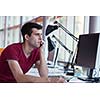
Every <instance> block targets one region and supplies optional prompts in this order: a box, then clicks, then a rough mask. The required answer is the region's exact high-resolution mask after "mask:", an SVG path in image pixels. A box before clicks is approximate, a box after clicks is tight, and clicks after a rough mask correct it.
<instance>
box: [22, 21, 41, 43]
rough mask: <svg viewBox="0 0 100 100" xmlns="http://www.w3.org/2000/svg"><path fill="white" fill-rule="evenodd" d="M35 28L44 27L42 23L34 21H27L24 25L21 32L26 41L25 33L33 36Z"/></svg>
mask: <svg viewBox="0 0 100 100" xmlns="http://www.w3.org/2000/svg"><path fill="white" fill-rule="evenodd" d="M33 28H36V29H42V25H40V24H37V23H34V22H27V23H25V24H24V25H23V26H22V28H21V33H22V36H23V41H25V37H24V36H25V34H28V35H29V36H31V34H32V29H33Z"/></svg>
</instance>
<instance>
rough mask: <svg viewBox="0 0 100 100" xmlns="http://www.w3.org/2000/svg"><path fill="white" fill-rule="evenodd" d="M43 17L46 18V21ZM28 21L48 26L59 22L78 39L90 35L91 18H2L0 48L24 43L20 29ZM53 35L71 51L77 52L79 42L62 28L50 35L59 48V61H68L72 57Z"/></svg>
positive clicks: (0, 18) (0, 21)
mask: <svg viewBox="0 0 100 100" xmlns="http://www.w3.org/2000/svg"><path fill="white" fill-rule="evenodd" d="M43 17H46V18H45V20H46V21H44V19H43ZM27 21H36V22H39V23H42V24H43V22H46V23H45V24H46V26H47V25H48V24H53V25H54V21H58V22H59V23H60V24H62V25H63V26H64V27H65V28H66V29H67V30H68V31H70V33H71V34H73V35H74V36H76V37H77V38H78V37H79V35H80V34H85V33H88V29H89V28H88V27H89V16H0V48H5V47H6V46H7V45H9V44H11V43H15V42H20V41H22V37H21V33H20V27H21V25H22V24H23V23H25V22H27ZM46 26H45V28H46ZM44 34H45V33H44ZM52 35H55V36H56V37H57V38H58V39H59V40H60V41H61V42H62V43H63V44H64V45H65V46H66V48H68V49H69V50H71V51H75V49H76V45H77V42H76V41H75V40H73V38H72V37H71V36H70V35H68V33H66V32H65V31H64V30H63V29H62V28H61V27H59V28H58V29H57V30H55V31H53V32H52V33H50V38H51V39H52V40H53V41H54V42H55V43H56V46H57V47H58V48H59V52H58V60H61V61H68V60H69V56H70V54H69V52H68V50H66V49H65V48H64V47H62V46H61V44H59V43H58V42H57V41H56V39H54V38H53V37H52Z"/></svg>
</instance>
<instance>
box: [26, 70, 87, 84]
mask: <svg viewBox="0 0 100 100" xmlns="http://www.w3.org/2000/svg"><path fill="white" fill-rule="evenodd" d="M26 74H28V75H34V76H39V73H38V70H37V69H36V68H31V69H30V70H29V71H28V72H27V73H26ZM48 76H49V77H63V78H64V79H65V80H66V82H67V83H86V82H85V81H82V80H79V79H78V78H77V77H75V76H70V75H66V74H65V73H64V71H63V70H60V69H58V68H48Z"/></svg>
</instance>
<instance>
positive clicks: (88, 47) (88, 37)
mask: <svg viewBox="0 0 100 100" xmlns="http://www.w3.org/2000/svg"><path fill="white" fill-rule="evenodd" d="M98 40H99V33H93V34H83V35H80V36H79V42H78V49H77V55H76V59H75V64H76V65H78V66H82V67H87V68H90V69H94V68H95V63H96V55H97V47H98Z"/></svg>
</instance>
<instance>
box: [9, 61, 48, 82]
mask: <svg viewBox="0 0 100 100" xmlns="http://www.w3.org/2000/svg"><path fill="white" fill-rule="evenodd" d="M8 64H9V67H10V69H11V71H12V73H13V76H14V78H15V79H16V81H17V82H18V83H19V82H20V83H26V82H29V83H31V82H32V83H48V82H49V80H48V78H46V77H36V76H31V75H25V74H24V73H23V71H22V69H21V67H20V65H19V63H18V62H17V61H16V60H8Z"/></svg>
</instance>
